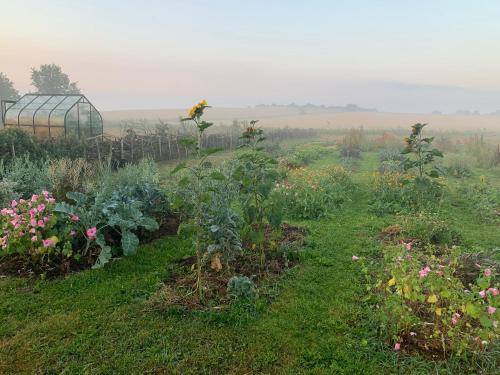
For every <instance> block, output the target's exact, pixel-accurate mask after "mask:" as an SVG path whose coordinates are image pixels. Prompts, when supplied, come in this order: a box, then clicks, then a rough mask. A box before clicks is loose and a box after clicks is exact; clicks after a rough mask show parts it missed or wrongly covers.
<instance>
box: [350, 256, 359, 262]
mask: <svg viewBox="0 0 500 375" xmlns="http://www.w3.org/2000/svg"><path fill="white" fill-rule="evenodd" d="M351 259H352V261H353V262H355V261H357V260H359V257H357V256H356V255H353V256H352V257H351Z"/></svg>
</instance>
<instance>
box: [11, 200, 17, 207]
mask: <svg viewBox="0 0 500 375" xmlns="http://www.w3.org/2000/svg"><path fill="white" fill-rule="evenodd" d="M10 206H11V207H12V208H16V206H17V202H16V200H13V201H12V202H11V203H10Z"/></svg>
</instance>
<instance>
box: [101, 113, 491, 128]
mask: <svg viewBox="0 0 500 375" xmlns="http://www.w3.org/2000/svg"><path fill="white" fill-rule="evenodd" d="M185 113H186V110H185V109H179V110H176V109H158V110H129V111H104V112H102V115H103V118H104V121H105V131H107V132H109V131H110V130H111V129H116V128H117V127H118V126H119V123H120V122H121V121H128V120H133V119H136V120H142V119H144V120H148V121H152V122H155V121H157V120H158V119H161V120H163V121H166V122H173V123H177V122H178V121H179V118H180V117H183V116H184V115H185ZM206 118H207V120H209V121H214V122H215V123H216V124H217V125H219V124H224V125H231V123H232V121H233V120H239V121H242V120H253V119H259V124H260V125H262V126H263V127H265V128H267V127H269V128H272V127H285V126H288V127H291V128H317V129H345V128H351V127H357V126H361V125H362V126H364V127H365V128H366V129H367V130H369V129H404V128H406V127H407V126H408V124H414V123H417V122H423V123H430V124H431V125H432V127H433V129H434V130H435V131H440V130H443V131H456V132H462V131H499V130H500V116H496V115H434V114H422V113H416V114H411V113H383V112H353V113H331V112H330V113H329V112H324V111H323V112H322V111H320V110H306V111H304V110H301V109H296V108H283V107H270V108H260V107H252V108H250V107H249V108H213V109H211V110H210V111H209V112H208V113H207V115H206Z"/></svg>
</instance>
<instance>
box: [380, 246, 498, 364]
mask: <svg viewBox="0 0 500 375" xmlns="http://www.w3.org/2000/svg"><path fill="white" fill-rule="evenodd" d="M432 250H435V251H432ZM438 254H439V255H438ZM460 255H461V251H460V249H459V248H458V247H454V248H452V249H449V250H446V249H445V250H443V249H439V250H438V249H437V248H432V247H428V248H427V251H425V252H422V251H419V250H417V249H415V248H413V247H412V246H411V245H410V246H408V244H407V243H403V244H400V245H395V246H389V247H386V248H385V250H384V265H385V268H384V270H383V272H382V274H381V277H380V279H379V280H378V281H377V283H376V289H377V290H378V291H379V292H380V293H381V295H382V299H383V304H382V307H381V312H382V313H381V318H382V319H381V321H382V324H381V326H382V329H383V330H384V331H385V332H386V334H387V335H388V337H389V339H391V340H393V342H394V343H395V344H396V345H398V349H397V350H399V348H406V349H408V350H411V349H418V350H422V351H430V352H434V353H436V352H439V353H441V354H442V355H449V354H451V353H455V354H462V353H465V352H466V351H468V352H471V351H472V352H474V353H477V352H481V351H485V350H487V349H488V347H490V346H491V345H492V343H494V342H495V341H498V340H499V339H500V327H499V323H498V321H499V320H500V315H499V313H498V311H497V310H498V308H499V307H500V299H499V297H498V294H499V292H498V290H499V289H498V288H499V285H498V283H496V282H495V272H496V271H495V270H494V269H490V268H483V267H481V265H479V264H478V265H477V278H476V280H475V281H473V282H472V283H470V282H469V283H468V282H467V281H466V280H465V279H464V278H463V277H461V275H460V267H461V261H460V259H461V258H460ZM395 350H396V349H395Z"/></svg>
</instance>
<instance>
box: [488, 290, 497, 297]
mask: <svg viewBox="0 0 500 375" xmlns="http://www.w3.org/2000/svg"><path fill="white" fill-rule="evenodd" d="M487 292H488V293H490V294H493V295H494V296H495V297H496V296H498V289H497V288H488V291H487Z"/></svg>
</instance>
